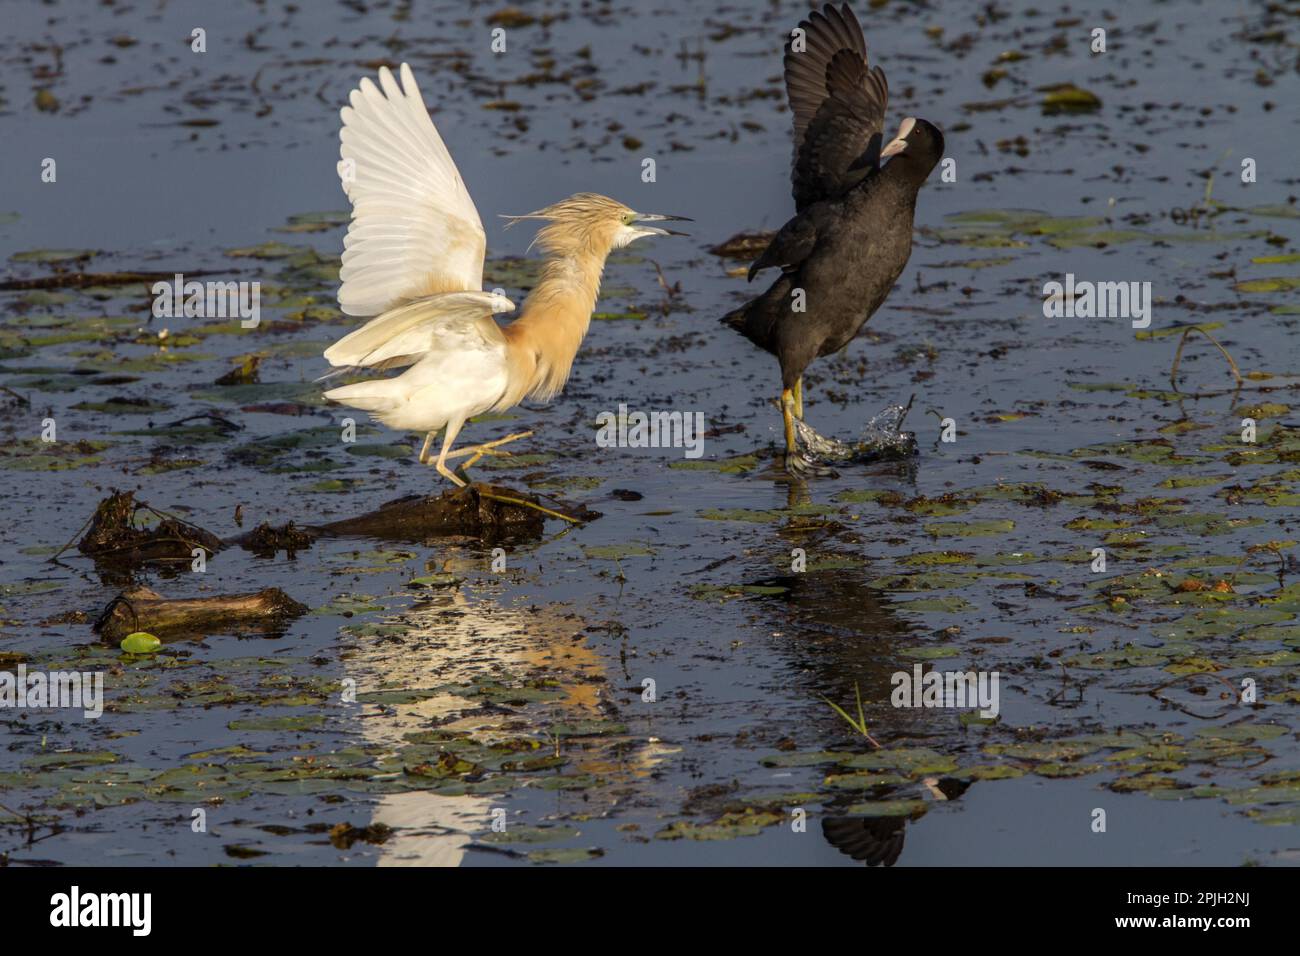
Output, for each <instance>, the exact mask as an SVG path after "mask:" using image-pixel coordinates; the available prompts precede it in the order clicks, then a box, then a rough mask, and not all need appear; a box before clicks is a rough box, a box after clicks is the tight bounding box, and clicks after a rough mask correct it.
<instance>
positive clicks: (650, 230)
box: [635, 212, 695, 236]
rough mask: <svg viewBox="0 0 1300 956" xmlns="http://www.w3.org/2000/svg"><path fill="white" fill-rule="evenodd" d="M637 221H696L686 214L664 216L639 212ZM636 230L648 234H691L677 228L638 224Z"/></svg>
mask: <svg viewBox="0 0 1300 956" xmlns="http://www.w3.org/2000/svg"><path fill="white" fill-rule="evenodd" d="M635 221H636V222H694V221H695V220H694V219H690V218H688V217H686V216H664V215H660V214H659V213H652V212H647V213H637V217H636V220H635ZM636 230H637V231H638V232H640V233H642V234H643V235H648V236H689V235H690V233H688V232H678V231H677V230H675V229H659V228H657V227H655V226H637V227H636Z"/></svg>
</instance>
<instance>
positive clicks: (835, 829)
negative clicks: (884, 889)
mask: <svg viewBox="0 0 1300 956" xmlns="http://www.w3.org/2000/svg"><path fill="white" fill-rule="evenodd" d="M903 826H904V824H903V820H902V819H901V818H899V817H823V818H822V835H823V836H825V837H826V839H827V841H829V842H830V844H831V845H832V846H833V847H835V849H837V850H839V851H840V852H841V853H844V854H847V855H848V856H851V857H853V859H855V860H857V861H859V862H861V863H865V864H866V865H867V866H881V865H882V864H883V865H884V866H893V865H894V864H895V863H897V862H898V857H899V855H900V854H901V853H902V852H903V835H904V834H903Z"/></svg>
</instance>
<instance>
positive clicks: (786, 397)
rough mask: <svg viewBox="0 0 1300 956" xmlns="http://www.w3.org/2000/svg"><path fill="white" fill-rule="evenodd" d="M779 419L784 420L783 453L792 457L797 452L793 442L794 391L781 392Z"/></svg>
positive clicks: (783, 390) (784, 390)
mask: <svg viewBox="0 0 1300 956" xmlns="http://www.w3.org/2000/svg"><path fill="white" fill-rule="evenodd" d="M781 417H782V418H783V419H785V453H786V454H787V455H793V454H795V453H796V452H798V450H799V449H798V448H797V447H796V445H795V441H794V391H793V390H791V389H788V388H787V389H782V391H781Z"/></svg>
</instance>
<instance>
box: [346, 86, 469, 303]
mask: <svg viewBox="0 0 1300 956" xmlns="http://www.w3.org/2000/svg"><path fill="white" fill-rule="evenodd" d="M400 73H401V78H402V83H401V86H398V83H397V80H396V79H394V78H393V74H392V71H390V70H389V69H388V68H387V67H382V68H381V69H380V70H379V86H378V87H377V86H375V84H374V83H373V82H372V81H371V80H370V78H369V77H365V78H363V79H362V80H361V83H360V84H359V86H358V88H357V89H355V90H353V91H352V95H351V96H350V97H349V102H350V103H351V105H350V106H345V107H343V109H342V110H341V111H340V114H339V115H340V116H341V117H342V119H343V128H342V130H341V131H340V133H339V138H340V139H341V140H342V146H341V147H340V149H339V154H340V155H341V156H342V157H343V162H341V163H340V164H339V172H340V176H341V177H342V180H343V189H344V191H345V192H346V193H347V195H348V199H349V200H350V201H351V202H352V223H351V225H350V226H349V227H348V234H347V238H346V239H344V241H343V245H344V252H343V269H342V271H341V272H340V273H339V277H340V279H341V280H342V286H341V287H340V288H339V306H340V308H342V310H343V311H344V312H345V313H346V314H348V315H378V314H379V313H381V312H383V311H384V310H385V309H389V308H392V307H393V306H394V305H395V304H398V303H399V302H402V301H404V300H406V299H413V298H417V297H419V296H426V295H431V294H433V293H437V292H461V291H465V290H477V289H481V288H482V287H483V255H484V252H485V251H486V248H487V239H486V236H485V235H484V233H483V222H482V220H481V219H479V215H478V210H477V209H475V208H474V200H472V199H471V198H470V195H469V191H468V190H466V188H465V183H464V182H463V181H462V180H461V178H460V173H459V172H458V171H457V169H456V164H455V163H454V162H453V161H452V158H451V154H450V153H449V152H447V147H446V145H445V144H444V143H443V141H442V137H441V136H439V135H438V131H437V129H435V128H434V125H433V121H432V120H431V119H429V112H428V110H427V109H426V108H425V105H424V99H423V98H422V97H421V96H420V90H419V87H417V86H416V84H415V76H414V75H413V74H412V73H411V68H410V67H409V66H407V65H406V64H405V63H403V64H402V66H401V70H400ZM381 87H382V91H381V89H380V88H381Z"/></svg>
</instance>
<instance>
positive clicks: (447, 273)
mask: <svg viewBox="0 0 1300 956" xmlns="http://www.w3.org/2000/svg"><path fill="white" fill-rule="evenodd" d="M400 75H401V85H400V86H399V85H398V82H397V80H396V79H395V78H394V77H393V74H392V72H391V71H390V70H389V69H388V68H387V67H385V68H382V69H380V71H379V85H378V86H376V85H375V84H374V83H373V82H372V81H371V80H370V79H369V78H368V77H367V78H365V79H362V81H361V83H360V84H359V86H358V88H357V89H355V90H353V91H352V94H351V97H350V103H351V105H350V106H345V107H344V108H343V109H342V111H341V114H340V115H341V116H342V119H343V128H342V131H341V133H340V138H341V139H342V147H341V149H340V154H341V155H342V157H343V161H342V162H341V163H340V164H339V172H340V176H341V178H342V180H343V188H344V191H345V192H346V193H347V196H348V199H349V200H350V201H351V203H352V222H351V225H350V226H349V227H348V234H347V237H346V239H345V240H344V252H343V268H342V271H341V272H340V279H341V280H342V285H341V286H340V288H339V306H340V307H341V308H342V310H343V312H344V313H345V314H347V315H356V316H373V318H371V319H370V321H369V322H367V323H366V324H365V325H363V326H362V327H361V328H359V329H357V330H356V331H354V332H352V333H350V334H349V335H346V336H344V337H343V338H342V339H340V340H339V341H338V342H336V343H335V344H334V345H332V346H330V347H329V348H328V349H327V350H326V351H325V358H326V359H327V360H328V361H329V363H330V364H331V365H334V366H338V367H342V368H344V369H372V370H375V371H384V370H388V369H392V368H400V367H407V366H409V367H407V368H406V371H405V372H403V373H401V374H400V375H397V376H394V377H392V378H376V379H371V380H368V381H364V382H357V383H356V384H354V385H344V386H342V387H340V388H334V389H330V390H329V391H327V392H326V393H325V397H326V398H328V399H330V400H332V401H336V402H341V403H342V404H345V405H350V406H352V407H353V408H359V409H362V410H363V411H367V412H370V413H371V417H372V418H374V419H375V420H377V421H380V422H382V423H383V424H385V425H388V426H389V427H390V428H396V429H402V430H416V431H421V432H425V433H426V437H425V440H424V447H423V448H422V449H421V450H420V462H421V464H427V463H428V462H429V460H430V455H429V448H430V445H431V443H432V442H433V439H434V436H435V435H436V434H437V433H438V432H439V431H440V430H442V431H443V439H442V450H441V451H440V452H439V454H438V457H437V460H436V461H435V462H434V466H435V467H436V468H437V469H438V472H439V474H441V475H442V476H443V477H445V478H447V479H448V480H450V481H452V482H454V483H455V484H457V485H460V486H462V487H463V486H464V485H465V482H464V481H463V480H461V478H460V477H459V476H457V475H456V474H455V473H454V472H453V471H452V470H451V469H449V468H448V467H447V462H448V461H449V460H451V459H454V458H460V457H464V456H469V461H468V462H467V463H466V465H467V466H468V465H472V464H473V463H475V462H477V461H478V460H479V458H480V457H481V456H483V455H505V454H508V452H502V451H500V450H499V448H500V446H501V445H504V444H506V443H508V442H512V441H516V440H518V439H520V438H526V437H528V436H529V435H530V434H532V433H531V432H521V433H519V434H514V435H507V436H506V437H505V438H499V439H497V440H495V441H491V442H486V443H484V444H480V445H475V446H473V447H470V448H462V449H459V450H457V451H452V450H451V448H452V444H453V443H454V442H455V441H456V436H457V435H459V434H460V430H461V428H463V427H464V425H465V422H466V421H467V420H469V419H470V418H473V417H474V416H475V415H482V414H484V413H486V412H492V411H504V410H505V409H508V408H512V407H514V406H515V405H518V404H519V403H520V402H521V401H523V400H524V399H526V398H531V399H537V400H542V401H545V400H548V399H551V398H553V397H555V396H556V395H557V394H559V392H560V391H561V389H563V388H564V383H565V381H566V380H567V379H568V377H569V371H570V369H571V368H572V367H573V360H574V357H575V356H576V355H577V352H578V347H579V346H580V345H581V344H582V340H583V337H584V336H585V335H586V334H587V327H588V325H589V324H590V322H591V311H592V309H593V308H594V306H595V304H596V295H597V292H598V289H599V287H600V276H601V272H602V271H603V269H604V267H605V258H606V256H607V255H608V254H609V253H610V252H611V251H612V250H614V249H619V248H621V247H623V246H626V245H627V244H628V243H630V242H632V241H634V240H636V239H639V238H641V237H642V236H664V235H684V233H679V232H673V231H672V230H670V229H662V228H659V227H656V226H649V225H644V223H647V222H660V221H664V220H680V219H685V217H684V216H665V215H649V214H643V213H638V212H635V211H634V210H632V209H630V208H628V207H627V206H625V205H623V204H622V203H620V202H616V201H614V200H613V199H609V198H606V197H605V196H598V195H596V194H595V193H578V194H577V195H574V196H570V197H569V198H568V199H563V200H561V201H560V202H557V203H555V204H553V205H550V206H547V207H546V208H544V209H539V210H537V211H536V212H533V213H529V214H527V215H524V216H514V217H507V218H510V219H511V220H512V222H513V221H518V220H522V219H538V220H542V221H544V222H545V225H544V226H542V228H541V229H540V230H539V232H538V234H537V238H536V240H535V242H536V244H537V245H539V246H540V247H541V248H542V250H543V251H544V252H545V255H546V261H545V264H544V266H543V269H542V274H541V279H540V281H539V282H538V283H537V285H536V287H534V288H533V290H532V291H531V292H530V293H529V295H528V297H527V298H526V299H525V300H524V304H523V309H522V310H521V312H520V314H519V317H518V318H517V319H515V320H514V321H513V322H511V323H510V324H508V325H505V326H501V325H498V324H497V322H496V320H495V319H494V318H493V315H494V314H495V313H498V312H512V311H514V308H515V306H514V303H513V302H511V301H510V300H509V299H507V298H506V297H505V296H503V295H499V294H496V293H492V292H485V291H484V290H483V257H484V254H485V252H486V249H487V237H486V236H485V234H484V232H483V223H482V221H481V220H480V219H479V215H478V210H477V209H476V208H475V207H474V201H473V200H472V199H471V198H470V195H469V192H468V190H466V188H465V183H464V181H462V179H461V177H460V173H459V172H458V171H457V169H456V164H455V163H454V162H453V161H452V158H451V154H450V153H449V152H448V151H447V147H446V145H445V144H444V143H443V141H442V137H440V136H439V135H438V131H437V129H435V128H434V125H433V121H432V120H431V119H430V118H429V113H428V110H427V109H426V108H425V105H424V100H423V98H422V97H421V96H420V90H419V88H418V87H417V86H416V84H415V77H414V75H413V74H412V73H411V69H410V67H409V66H407V65H406V64H402V67H401V70H400ZM332 374H333V373H332Z"/></svg>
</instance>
